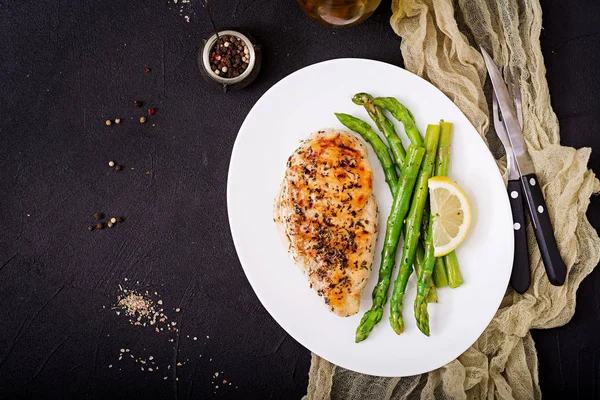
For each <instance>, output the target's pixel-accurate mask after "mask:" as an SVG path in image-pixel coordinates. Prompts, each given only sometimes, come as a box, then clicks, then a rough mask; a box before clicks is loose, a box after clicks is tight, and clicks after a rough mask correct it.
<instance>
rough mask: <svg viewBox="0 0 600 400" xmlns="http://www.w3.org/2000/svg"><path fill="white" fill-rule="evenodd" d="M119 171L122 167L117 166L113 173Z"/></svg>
mask: <svg viewBox="0 0 600 400" xmlns="http://www.w3.org/2000/svg"><path fill="white" fill-rule="evenodd" d="M121 169H123V167H121V166H120V165H117V166H116V167H115V171H120V170H121Z"/></svg>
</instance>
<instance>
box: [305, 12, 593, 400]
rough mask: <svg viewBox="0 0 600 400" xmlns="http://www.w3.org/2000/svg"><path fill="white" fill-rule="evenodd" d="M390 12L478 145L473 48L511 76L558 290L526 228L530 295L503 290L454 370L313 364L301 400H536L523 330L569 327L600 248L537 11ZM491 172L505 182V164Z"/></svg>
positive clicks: (484, 124) (479, 87) (579, 154)
mask: <svg viewBox="0 0 600 400" xmlns="http://www.w3.org/2000/svg"><path fill="white" fill-rule="evenodd" d="M392 10H393V16H392V18H391V24H392V27H393V29H394V30H395V31H396V33H397V34H398V35H400V36H401V37H402V45H401V49H402V54H403V57H404V62H405V66H406V69H407V70H409V71H411V72H414V73H415V74H417V75H419V76H421V77H423V78H425V79H427V80H428V81H430V82H432V83H433V84H434V85H435V86H437V87H438V88H439V89H440V90H442V91H443V92H444V93H445V94H446V95H447V96H448V97H449V98H450V99H452V101H454V103H456V105H458V107H459V108H460V109H461V110H462V111H463V112H464V113H465V115H466V116H467V117H468V118H469V120H470V121H471V122H472V123H473V125H474V126H475V128H476V129H477V131H478V132H479V134H480V135H481V136H482V137H484V139H485V138H486V133H487V132H488V128H489V127H490V117H489V107H488V103H489V102H490V101H491V100H490V94H491V93H490V86H491V85H490V84H489V83H487V84H486V69H485V65H484V62H483V58H482V56H481V54H480V53H479V50H478V47H476V46H478V45H482V46H483V47H484V48H485V49H486V50H487V51H488V52H489V53H490V54H491V55H492V57H493V58H494V60H495V62H496V63H497V64H498V65H504V66H507V65H510V66H513V67H516V68H518V70H519V71H520V84H521V90H522V98H523V107H524V109H523V114H524V123H525V125H524V130H523V132H524V135H525V139H526V141H527V145H528V148H529V152H530V154H531V157H532V158H533V162H534V164H535V169H536V172H537V175H538V178H539V180H540V183H541V184H542V190H543V193H544V195H545V199H546V203H547V205H548V209H549V212H550V217H551V219H552V223H553V225H554V229H555V234H556V239H557V242H558V246H559V250H560V253H561V254H562V257H563V259H564V261H565V263H566V264H567V267H568V276H567V282H566V283H565V285H564V286H561V287H555V286H552V285H550V284H549V282H548V279H547V278H546V274H545V271H544V266H543V264H542V261H541V258H540V252H539V250H538V248H537V245H536V241H535V237H534V235H533V232H532V229H531V226H528V239H529V244H530V247H529V253H530V260H531V271H532V284H531V287H530V289H529V290H528V291H527V292H526V293H525V294H524V295H519V294H517V293H516V292H514V291H513V290H512V289H510V288H509V289H508V290H507V292H506V295H505V296H504V299H503V301H502V303H501V305H500V309H499V310H498V312H497V313H496V315H495V317H494V319H493V320H492V322H491V323H490V325H489V326H488V327H487V329H486V330H485V331H484V333H483V334H482V335H481V337H480V338H479V339H478V340H477V341H476V342H475V343H474V344H473V345H472V346H471V347H470V348H469V349H468V350H467V351H465V352H464V353H463V354H462V355H460V356H459V357H458V358H457V359H456V360H454V361H452V362H450V363H449V364H447V365H445V366H443V367H442V368H439V369H437V370H435V371H432V372H430V373H428V374H423V375H419V376H412V377H405V378H381V377H373V376H368V375H362V374H359V373H356V372H352V371H348V370H346V369H343V368H341V367H337V366H335V365H333V364H331V363H329V362H328V361H326V360H324V359H322V358H320V357H318V356H317V355H315V354H313V356H312V365H311V368H310V373H309V384H308V391H307V396H306V397H305V398H307V399H310V400H321V399H330V398H331V399H344V400H345V399H361V400H362V399H414V398H421V399H432V398H436V399H449V398H456V399H466V398H473V399H484V398H486V399H491V398H501V399H513V398H514V399H532V398H534V399H539V398H541V391H540V387H539V382H538V363H537V354H536V350H535V344H534V342H533V339H532V338H531V334H530V333H529V330H530V329H532V328H535V329H547V328H554V327H558V326H561V325H564V324H566V323H567V322H568V321H569V320H570V319H571V317H572V316H573V313H574V311H575V294H576V291H577V288H578V287H579V284H580V283H581V281H582V280H583V278H585V277H586V276H587V275H588V274H589V273H590V272H591V271H592V270H593V268H594V267H595V266H596V265H597V264H598V261H599V258H600V240H599V238H598V235H597V234H596V231H595V230H594V228H593V227H592V226H591V225H590V223H589V222H588V220H587V218H586V215H585V212H586V209H587V207H588V204H589V201H590V196H591V195H592V194H594V193H597V192H599V191H600V184H599V182H598V180H597V179H596V177H595V175H594V173H593V172H592V171H590V170H588V169H587V162H588V159H589V157H590V152H591V150H590V149H589V148H583V149H579V150H576V149H573V148H570V147H565V146H561V145H560V143H559V142H560V136H559V127H558V120H557V118H556V115H555V114H554V112H553V111H552V107H551V105H550V93H549V90H548V85H547V82H546V78H545V73H546V69H545V67H544V60H543V57H542V52H541V48H540V30H541V27H542V10H541V8H540V4H539V1H538V0H502V1H497V0H459V1H458V3H457V4H455V3H454V2H453V1H452V0H394V1H393V4H392ZM484 86H485V88H486V92H485V93H484ZM486 94H487V95H486ZM407 95H408V94H407ZM487 139H488V140H487V142H488V143H489V144H490V149H491V150H492V153H494V154H495V155H496V156H500V155H502V154H503V150H499V147H500V146H499V145H500V142H499V141H498V139H497V138H496V137H495V133H494V132H491V133H489V134H488V135H487ZM498 165H499V167H500V169H501V171H502V172H503V173H504V172H505V170H506V168H505V157H500V158H499V159H498ZM528 225H530V224H528ZM456 290H460V288H459V289H456ZM398 340H402V337H401V336H400V337H399V338H398ZM357 346H360V344H358V345H357Z"/></svg>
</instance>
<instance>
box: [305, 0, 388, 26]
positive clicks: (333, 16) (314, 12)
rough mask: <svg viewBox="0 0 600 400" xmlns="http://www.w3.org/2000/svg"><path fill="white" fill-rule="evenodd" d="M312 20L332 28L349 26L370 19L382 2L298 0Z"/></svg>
mask: <svg viewBox="0 0 600 400" xmlns="http://www.w3.org/2000/svg"><path fill="white" fill-rule="evenodd" d="M298 3H300V6H301V7H302V9H303V10H304V12H305V13H306V14H307V15H308V16H309V17H311V18H313V19H315V20H317V21H319V22H321V23H322V24H325V25H330V26H349V25H356V24H358V23H361V22H362V21H364V20H365V19H367V18H369V17H370V16H371V14H373V11H375V9H376V8H377V6H379V3H381V0H298Z"/></svg>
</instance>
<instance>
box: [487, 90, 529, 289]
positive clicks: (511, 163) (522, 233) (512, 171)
mask: <svg viewBox="0 0 600 400" xmlns="http://www.w3.org/2000/svg"><path fill="white" fill-rule="evenodd" d="M493 96H494V99H493V101H492V105H493V111H494V127H495V128H496V134H497V135H498V137H499V138H500V141H501V142H502V144H503V145H504V150H506V169H507V171H508V186H507V191H508V199H509V201H510V208H511V211H512V216H513V231H514V236H515V254H514V257H513V268H512V274H511V275H510V285H511V286H512V287H513V289H515V291H516V292H517V293H520V294H523V293H525V292H526V291H527V289H529V285H530V284H531V272H530V269H529V251H528V248H527V230H526V229H525V209H524V208H523V203H524V200H523V190H522V189H521V175H519V170H518V168H517V160H516V158H515V153H514V152H513V149H512V146H511V144H510V139H509V138H508V133H507V132H506V128H505V127H504V123H503V122H502V121H500V119H499V118H498V100H497V99H496V95H495V94H493ZM519 125H520V126H521V120H520V119H519Z"/></svg>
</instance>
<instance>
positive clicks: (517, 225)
mask: <svg viewBox="0 0 600 400" xmlns="http://www.w3.org/2000/svg"><path fill="white" fill-rule="evenodd" d="M513 228H515V231H518V230H519V229H521V224H520V223H518V222H515V224H514V225H513Z"/></svg>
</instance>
